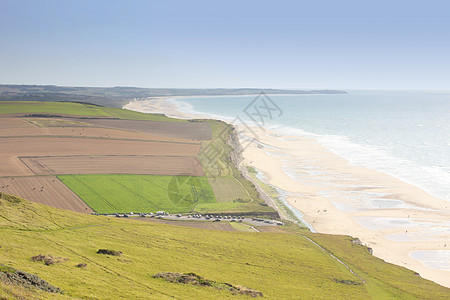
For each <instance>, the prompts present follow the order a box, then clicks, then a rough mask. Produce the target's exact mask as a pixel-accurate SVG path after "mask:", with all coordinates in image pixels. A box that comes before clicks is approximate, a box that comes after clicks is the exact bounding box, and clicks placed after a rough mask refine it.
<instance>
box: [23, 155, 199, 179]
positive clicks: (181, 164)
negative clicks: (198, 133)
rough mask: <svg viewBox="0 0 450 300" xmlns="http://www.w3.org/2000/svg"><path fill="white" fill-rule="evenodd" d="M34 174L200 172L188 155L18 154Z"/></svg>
mask: <svg viewBox="0 0 450 300" xmlns="http://www.w3.org/2000/svg"><path fill="white" fill-rule="evenodd" d="M20 159H21V160H22V162H23V163H24V164H26V165H27V166H28V167H29V168H30V170H32V171H33V173H34V174H38V175H51V174H58V175H63V174H142V175H191V176H204V172H203V169H202V167H201V165H200V162H199V161H198V159H197V158H196V157H190V156H152V155H145V156H144V155H136V156H134V155H132V156H52V157H22V158H20Z"/></svg>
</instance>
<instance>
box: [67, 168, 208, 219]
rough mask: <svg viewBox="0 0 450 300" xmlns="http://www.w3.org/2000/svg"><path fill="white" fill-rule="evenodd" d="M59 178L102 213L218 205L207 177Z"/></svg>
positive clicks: (131, 176)
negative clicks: (203, 204) (204, 204)
mask: <svg viewBox="0 0 450 300" xmlns="http://www.w3.org/2000/svg"><path fill="white" fill-rule="evenodd" d="M58 178H59V179H60V180H61V181H62V182H63V183H64V184H66V185H67V186H68V187H69V188H70V189H71V190H72V191H74V192H75V193H76V194H77V195H78V196H80V198H81V199H83V200H84V201H85V202H86V203H87V204H88V205H89V206H90V207H91V208H92V209H93V210H95V211H97V212H99V213H126V212H147V213H148V212H155V211H158V210H164V211H169V212H171V213H181V212H190V211H191V210H192V209H195V206H196V205H198V204H202V203H212V204H214V203H216V199H215V197H214V193H213V191H212V189H211V187H210V185H209V182H208V180H207V179H206V178H205V177H190V176H159V175H61V176H58Z"/></svg>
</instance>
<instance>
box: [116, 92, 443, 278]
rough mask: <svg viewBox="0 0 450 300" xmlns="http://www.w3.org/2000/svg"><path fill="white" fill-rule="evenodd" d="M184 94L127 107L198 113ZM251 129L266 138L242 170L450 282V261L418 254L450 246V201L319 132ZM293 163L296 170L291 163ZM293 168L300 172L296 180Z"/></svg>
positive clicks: (330, 226)
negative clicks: (328, 143)
mask: <svg viewBox="0 0 450 300" xmlns="http://www.w3.org/2000/svg"><path fill="white" fill-rule="evenodd" d="M246 96H249V97H251V95H246ZM217 97H226V96H217ZM233 97H236V96H235V95H233ZM182 98H184V99H186V98H189V97H183V96H177V97H161V98H152V99H149V100H147V101H145V100H144V101H132V102H130V103H129V104H127V105H125V106H124V108H126V109H131V110H138V111H143V112H155V113H156V112H160V113H164V114H166V115H168V116H172V117H176V118H185V119H186V118H187V119H189V118H193V117H194V118H198V116H193V115H190V114H189V113H184V112H180V111H179V110H178V107H177V106H176V105H175V104H173V103H170V101H169V102H168V100H176V99H182ZM195 98H198V97H195ZM143 102H145V103H143ZM225 121H226V120H225ZM237 127H238V129H242V128H239V125H237ZM251 130H253V131H254V132H255V133H256V136H257V138H258V139H257V140H258V143H251V144H250V145H249V146H248V147H246V148H245V150H244V151H243V153H242V156H243V161H242V162H241V163H240V166H239V167H240V169H243V168H244V169H245V168H246V166H252V167H254V168H255V169H257V170H259V171H260V172H262V174H263V175H264V177H265V180H264V181H265V182H267V183H268V184H270V185H272V186H273V187H276V188H279V189H281V190H283V191H285V192H286V201H287V202H288V203H289V204H290V205H292V206H293V207H295V208H296V209H297V210H298V211H300V212H301V213H302V215H303V219H304V220H305V221H306V222H308V223H309V224H310V225H312V226H313V228H314V229H315V230H316V231H317V232H319V233H328V234H343V235H349V236H352V237H358V238H359V239H360V240H361V241H362V243H363V244H366V245H367V246H368V247H371V248H372V249H373V251H374V253H373V254H374V255H375V256H377V257H379V258H381V259H384V260H385V261H387V262H390V263H394V264H396V265H400V266H404V267H406V268H408V269H411V270H414V271H416V272H418V273H420V275H421V276H422V277H424V278H427V279H430V280H432V281H435V282H437V283H439V284H441V285H444V286H447V287H450V267H448V269H447V270H437V269H435V268H430V267H427V266H426V265H425V264H424V262H423V261H424V260H422V261H419V260H417V259H413V258H412V255H415V254H417V253H418V252H416V251H430V250H431V251H436V250H438V251H442V250H445V251H449V250H450V244H449V245H448V246H447V245H446V241H448V240H450V231H449V230H448V228H450V224H448V226H447V225H445V226H444V227H443V229H442V226H441V225H442V224H446V223H445V222H447V223H450V222H449V221H448V220H449V219H450V210H449V208H448V207H449V206H450V205H449V203H448V202H447V201H445V200H442V199H439V198H436V197H433V196H431V195H429V194H428V193H426V192H425V191H423V190H420V189H419V188H417V187H415V186H412V185H410V184H408V183H406V182H404V181H402V180H400V179H398V178H395V177H393V176H390V175H388V174H385V173H381V172H378V171H375V170H372V169H368V168H366V167H363V166H359V165H351V164H349V162H348V161H347V160H346V159H344V158H342V157H340V156H338V155H337V154H335V153H332V152H331V151H329V150H327V149H326V148H325V147H323V146H322V145H320V144H319V142H318V141H317V140H314V139H313V138H310V137H305V136H286V135H283V134H282V133H280V132H276V131H270V130H267V131H262V130H261V129H260V128H254V127H252V128H251ZM246 134H247V135H248V132H247V133H246V132H244V134H243V136H241V137H240V140H242V139H245V135H246ZM286 166H289V167H293V168H294V169H295V170H294V171H292V170H286ZM311 170H313V171H314V172H312V171H311ZM290 172H292V173H295V174H296V175H297V177H298V176H300V178H299V179H297V180H296V178H295V176H290V175H289V173H290ZM299 174H300V175H299ZM323 191H326V192H327V193H328V194H327V193H324V192H323ZM355 195H356V196H361V195H366V196H367V195H369V201H365V202H364V201H362V200H361V199H358V198H357V197H356V198H355ZM370 197H372V198H373V199H371V198H370ZM353 198H355V199H353ZM366 198H367V197H366ZM366 200H367V199H366ZM366 202H367V203H366ZM372 202H373V203H378V204H379V207H377V206H376V205H375V204H373V203H372ZM425 203H426V204H425ZM388 204H389V205H394V206H392V207H388V206H386V205H388ZM430 232H431V234H430ZM447 247H448V248H447ZM433 253H437V252H433ZM444 253H447V252H444ZM415 256H417V255H415Z"/></svg>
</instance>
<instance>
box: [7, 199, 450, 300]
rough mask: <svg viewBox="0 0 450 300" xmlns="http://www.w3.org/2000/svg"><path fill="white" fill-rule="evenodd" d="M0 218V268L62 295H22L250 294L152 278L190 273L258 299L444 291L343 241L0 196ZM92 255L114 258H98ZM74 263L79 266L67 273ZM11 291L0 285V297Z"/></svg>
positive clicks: (441, 294) (435, 294)
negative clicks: (174, 222)
mask: <svg viewBox="0 0 450 300" xmlns="http://www.w3.org/2000/svg"><path fill="white" fill-rule="evenodd" d="M0 215H2V216H3V217H4V218H1V219H0V240H1V241H2V242H1V244H2V245H1V246H2V247H1V248H0V257H1V258H2V259H1V262H2V263H4V264H6V265H7V266H9V267H14V268H17V269H20V270H23V271H25V272H29V273H32V274H36V275H37V276H40V277H41V278H43V279H44V280H47V281H48V282H50V283H51V284H53V285H55V286H57V287H60V288H61V289H63V290H65V293H64V295H55V294H48V293H45V292H42V291H40V292H37V291H35V290H27V294H25V295H26V296H27V297H26V298H31V296H33V297H36V298H40V299H48V298H52V299H59V298H61V299H72V298H73V299H79V298H91V299H92V298H94V299H95V298H102V299H112V298H121V299H125V298H127V299H156V298H158V299H169V298H172V299H173V298H175V299H191V298H192V299H193V298H195V299H229V298H232V299H241V298H242V299H247V298H250V297H248V296H243V295H233V294H231V293H230V292H229V291H227V290H219V289H214V288H211V287H205V286H199V285H197V286H196V285H186V284H174V283H169V282H166V281H164V280H162V279H157V278H153V277H152V276H153V275H155V274H156V273H160V272H182V273H189V272H193V273H195V274H198V275H200V276H203V277H204V278H207V279H210V280H214V281H218V282H227V283H231V284H233V285H242V286H245V287H248V288H251V289H254V290H257V291H259V292H261V293H262V294H263V296H264V297H263V299H392V298H399V299H448V298H449V297H450V290H449V289H447V288H444V287H442V286H439V285H437V284H435V283H433V282H431V281H428V280H424V279H422V278H421V277H420V276H417V275H416V274H414V272H412V271H410V270H407V269H405V268H402V267H399V266H395V265H392V264H388V263H385V262H384V261H382V260H381V259H378V258H376V257H374V256H372V255H370V254H369V253H368V251H367V249H366V248H365V247H364V246H361V245H357V244H355V243H352V242H351V240H352V239H351V238H350V237H346V236H330V235H320V234H311V233H308V232H306V231H301V230H299V231H298V232H297V233H276V234H274V233H258V232H236V231H232V232H228V231H216V230H207V229H197V228H189V227H182V226H171V225H165V224H159V223H153V222H141V221H130V220H125V219H117V218H108V217H101V216H90V215H83V214H78V213H73V212H69V211H63V210H58V209H54V208H51V207H45V206H42V205H39V204H35V203H31V202H28V201H26V200H21V199H17V198H14V197H10V196H6V195H0ZM43 229H45V230H43ZM305 235H307V236H305ZM306 237H308V238H310V239H312V240H313V241H315V242H316V243H318V244H319V245H320V246H321V247H322V249H321V248H319V247H318V246H316V245H315V244H313V243H312V242H311V241H310V240H308V239H307V238H306ZM18 245H20V247H19V246H18ZM98 249H112V250H116V251H121V252H122V253H123V254H122V255H121V256H110V255H100V254H97V253H96V252H97V251H98ZM38 254H44V255H53V256H54V257H62V258H65V259H67V260H64V261H62V262H60V263H55V264H53V265H50V266H46V265H44V263H43V262H33V261H31V260H30V258H31V257H32V256H35V255H38ZM330 254H333V255H334V256H335V257H336V258H337V259H340V260H341V262H342V263H344V264H346V265H347V266H350V268H351V269H352V271H353V272H354V273H355V274H353V273H351V272H350V270H349V269H347V267H346V266H344V265H343V264H341V263H339V262H338V261H337V260H336V259H333V258H332V257H331V255H330ZM80 263H85V264H86V267H84V268H77V267H76V266H77V265H78V264H80ZM363 280H364V281H363ZM18 290H19V289H17V290H11V286H8V285H5V284H3V283H0V295H1V296H2V297H3V296H4V295H5V294H13V293H15V292H17V291H18ZM19 291H20V290H19ZM28 293H29V294H28Z"/></svg>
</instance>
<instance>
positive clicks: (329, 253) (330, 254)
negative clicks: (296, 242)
mask: <svg viewBox="0 0 450 300" xmlns="http://www.w3.org/2000/svg"><path fill="white" fill-rule="evenodd" d="M299 234H300V235H301V236H302V237H304V238H305V239H307V240H308V241H310V242H311V243H313V244H314V245H316V246H317V247H319V248H320V249H321V250H322V251H323V252H325V253H327V254H328V255H329V256H331V258H333V259H334V260H336V261H337V262H338V263H340V264H342V265H344V266H345V267H346V268H347V269H348V270H349V271H350V273H352V274H353V275H355V276H356V277H358V278H359V279H360V280H361V281H362V282H363V283H364V284H366V281H365V280H364V279H362V278H361V277H359V275H358V274H356V273H355V272H354V271H353V270H352V269H351V268H350V267H349V266H348V265H347V264H346V263H344V262H343V261H342V260H340V259H339V258H337V257H336V256H334V255H333V253H331V252H329V251H327V250H325V249H324V248H323V247H322V246H320V245H319V244H317V243H316V242H314V241H313V240H312V239H310V238H309V237H307V236H305V235H303V234H301V233H299Z"/></svg>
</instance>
